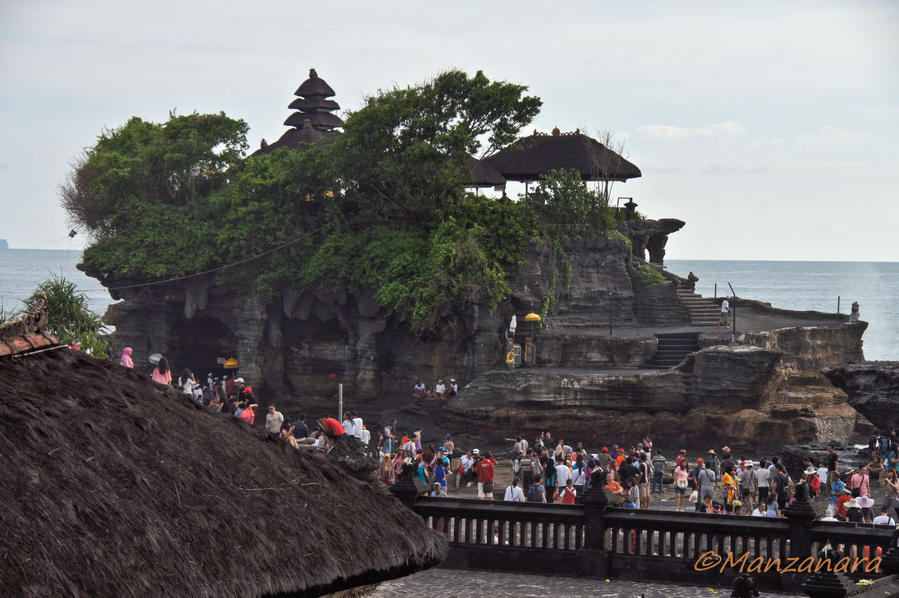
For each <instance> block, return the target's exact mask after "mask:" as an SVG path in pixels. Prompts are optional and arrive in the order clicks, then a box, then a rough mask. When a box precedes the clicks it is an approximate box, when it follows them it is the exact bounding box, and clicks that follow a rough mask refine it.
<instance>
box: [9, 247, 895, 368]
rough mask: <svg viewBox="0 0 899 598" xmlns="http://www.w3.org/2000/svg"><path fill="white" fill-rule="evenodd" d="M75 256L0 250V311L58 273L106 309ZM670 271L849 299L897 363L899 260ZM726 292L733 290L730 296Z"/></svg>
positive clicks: (752, 288) (750, 287) (836, 304)
mask: <svg viewBox="0 0 899 598" xmlns="http://www.w3.org/2000/svg"><path fill="white" fill-rule="evenodd" d="M80 260H81V252H80V251H78V250H71V251H66V250H53V249H3V250H0V306H2V307H3V308H4V309H5V310H7V311H8V310H11V309H18V308H20V307H21V302H22V300H24V299H25V298H26V297H28V296H29V295H30V294H31V293H32V292H33V291H34V289H35V287H36V286H37V285H38V284H40V283H41V282H42V281H44V280H46V279H48V278H50V276H51V275H53V274H57V275H61V276H64V277H65V278H67V279H68V280H69V281H71V282H73V283H75V284H76V285H77V287H78V288H79V290H81V291H83V292H84V294H85V296H86V297H87V299H88V301H89V304H90V306H91V308H92V309H94V310H95V311H97V312H98V313H103V312H105V311H106V308H107V307H108V306H109V305H110V304H111V303H113V300H112V299H111V298H110V296H109V294H108V293H107V292H106V290H105V289H103V287H102V286H101V285H100V283H99V282H97V281H96V280H95V279H93V278H90V277H88V276H86V275H85V274H84V273H82V272H81V271H79V270H78V269H77V268H76V267H75V266H76V264H78V262H79V261H80ZM666 267H667V268H668V270H669V271H671V272H673V273H675V274H678V275H679V276H684V277H686V276H687V274H688V273H690V272H693V274H695V275H696V276H698V277H699V281H698V282H697V283H696V292H698V293H700V294H702V295H704V296H706V297H712V296H714V295H716V294H717V296H722V295H731V294H732V293H736V295H737V296H738V297H744V298H749V299H757V300H759V301H766V302H768V303H771V304H772V305H773V306H775V307H780V308H784V309H796V310H815V311H820V312H826V313H836V312H837V310H838V309H839V311H840V312H841V313H849V309H850V306H851V305H852V302H853V301H857V302H858V303H859V306H860V313H861V318H862V319H863V320H865V321H866V322H868V323H869V326H868V330H867V331H866V332H865V336H864V351H865V358H866V359H869V360H899V309H897V306H896V303H897V301H899V262H790V261H729V260H668V261H667V262H666ZM731 287H732V288H733V291H731Z"/></svg>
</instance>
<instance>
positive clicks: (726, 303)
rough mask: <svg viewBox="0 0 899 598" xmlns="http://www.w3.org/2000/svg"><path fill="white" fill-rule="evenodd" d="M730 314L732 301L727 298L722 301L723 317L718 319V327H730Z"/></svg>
mask: <svg viewBox="0 0 899 598" xmlns="http://www.w3.org/2000/svg"><path fill="white" fill-rule="evenodd" d="M729 315H730V302H729V301H728V300H727V299H725V300H724V301H722V302H721V319H720V320H718V328H721V327H722V326H724V327H725V328H730V326H729V325H728V322H727V317H728V316H729Z"/></svg>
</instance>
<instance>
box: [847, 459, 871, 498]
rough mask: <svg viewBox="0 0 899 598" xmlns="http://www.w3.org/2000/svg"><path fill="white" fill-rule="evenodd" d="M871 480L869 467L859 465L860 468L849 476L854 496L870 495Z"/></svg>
mask: <svg viewBox="0 0 899 598" xmlns="http://www.w3.org/2000/svg"><path fill="white" fill-rule="evenodd" d="M870 481H871V478H870V477H868V468H867V467H866V466H864V465H861V466H859V468H858V470H857V471H856V472H855V473H854V474H852V477H851V478H849V488H850V489H851V490H852V496H856V497H858V496H868V484H869V483H870Z"/></svg>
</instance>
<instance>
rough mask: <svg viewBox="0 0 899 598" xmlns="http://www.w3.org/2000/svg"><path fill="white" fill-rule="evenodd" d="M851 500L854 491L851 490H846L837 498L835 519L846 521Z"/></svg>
mask: <svg viewBox="0 0 899 598" xmlns="http://www.w3.org/2000/svg"><path fill="white" fill-rule="evenodd" d="M850 500H852V491H851V490H850V489H849V488H844V489H843V493H842V494H841V495H840V496H839V497H837V505H836V508H835V509H834V516H835V517H837V518H838V519H841V520H844V521H845V520H846V508H847V507H846V504H847V503H848V502H849V501H850ZM856 502H858V501H856Z"/></svg>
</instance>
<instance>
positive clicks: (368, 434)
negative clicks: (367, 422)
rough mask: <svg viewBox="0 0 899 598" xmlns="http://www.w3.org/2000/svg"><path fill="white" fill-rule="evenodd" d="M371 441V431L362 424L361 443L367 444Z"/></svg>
mask: <svg viewBox="0 0 899 598" xmlns="http://www.w3.org/2000/svg"><path fill="white" fill-rule="evenodd" d="M370 442H371V432H369V431H368V428H366V427H365V426H362V444H364V445H365V446H368V443H370Z"/></svg>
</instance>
